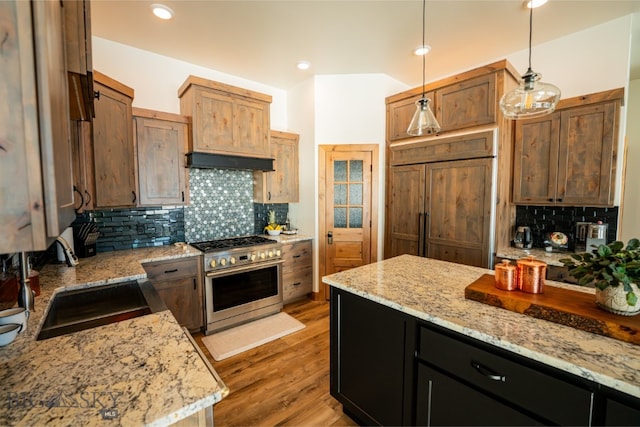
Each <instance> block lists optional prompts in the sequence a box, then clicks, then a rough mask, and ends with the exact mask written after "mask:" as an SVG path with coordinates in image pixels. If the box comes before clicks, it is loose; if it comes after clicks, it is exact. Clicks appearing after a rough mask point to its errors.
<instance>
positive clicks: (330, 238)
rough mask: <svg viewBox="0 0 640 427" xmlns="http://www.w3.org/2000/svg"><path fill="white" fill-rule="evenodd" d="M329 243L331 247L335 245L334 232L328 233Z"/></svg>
mask: <svg viewBox="0 0 640 427" xmlns="http://www.w3.org/2000/svg"><path fill="white" fill-rule="evenodd" d="M327 243H329V244H330V245H332V244H333V231H330V232H328V233H327Z"/></svg>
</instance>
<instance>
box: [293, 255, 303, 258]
mask: <svg viewBox="0 0 640 427" xmlns="http://www.w3.org/2000/svg"><path fill="white" fill-rule="evenodd" d="M301 256H302V255H294V256H293V258H300V257H301Z"/></svg>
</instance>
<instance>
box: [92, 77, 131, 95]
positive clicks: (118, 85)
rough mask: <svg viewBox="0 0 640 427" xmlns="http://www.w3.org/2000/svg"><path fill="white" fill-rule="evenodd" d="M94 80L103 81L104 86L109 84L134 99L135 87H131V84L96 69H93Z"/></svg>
mask: <svg viewBox="0 0 640 427" xmlns="http://www.w3.org/2000/svg"><path fill="white" fill-rule="evenodd" d="M93 80H94V81H95V82H98V83H101V84H103V85H104V86H108V87H110V88H111V89H113V90H115V91H117V92H120V93H121V94H123V95H124V96H128V97H129V98H131V99H133V98H134V97H133V94H134V90H133V88H130V87H129V86H127V85H125V84H123V83H120V82H119V81H117V80H114V79H112V78H111V77H109V76H107V75H105V74H102V73H101V72H100V71H98V70H94V71H93Z"/></svg>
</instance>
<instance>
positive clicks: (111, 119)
mask: <svg viewBox="0 0 640 427" xmlns="http://www.w3.org/2000/svg"><path fill="white" fill-rule="evenodd" d="M95 77H96V89H97V90H98V91H99V93H100V97H99V98H98V99H96V102H95V108H96V118H95V119H94V121H93V151H94V173H95V186H96V192H95V207H96V208H107V207H124V206H135V205H136V203H137V201H138V194H137V191H136V190H137V185H136V179H135V172H136V169H135V168H136V164H135V151H134V146H133V120H132V112H131V104H132V103H133V89H131V88H127V87H126V86H124V85H122V84H121V83H119V82H116V81H115V80H113V79H110V78H109V77H106V76H103V75H101V74H99V73H97V72H96V74H95ZM123 91H124V92H123ZM125 92H126V93H125Z"/></svg>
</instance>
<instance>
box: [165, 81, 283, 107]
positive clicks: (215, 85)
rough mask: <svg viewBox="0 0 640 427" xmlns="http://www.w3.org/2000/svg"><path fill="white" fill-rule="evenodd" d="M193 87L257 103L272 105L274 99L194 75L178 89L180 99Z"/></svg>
mask: <svg viewBox="0 0 640 427" xmlns="http://www.w3.org/2000/svg"><path fill="white" fill-rule="evenodd" d="M191 85H194V86H202V87H205V88H208V89H213V90H218V91H221V92H226V93H232V94H234V95H238V96H243V97H245V98H251V99H254V100H257V101H263V102H267V103H271V101H272V99H273V98H272V97H271V95H266V94H264V93H260V92H255V91H253V90H250V89H244V88H241V87H237V86H232V85H228V84H225V83H220V82H216V81H213V80H208V79H204V78H202V77H197V76H193V75H190V76H189V77H187V80H185V81H184V83H182V85H181V86H180V88H179V89H178V97H179V98H180V97H182V95H183V94H184V92H186V91H187V89H189V86H191Z"/></svg>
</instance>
